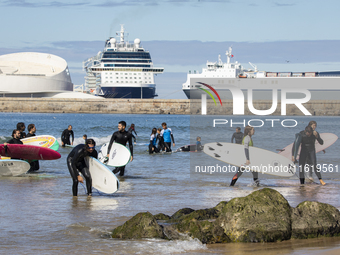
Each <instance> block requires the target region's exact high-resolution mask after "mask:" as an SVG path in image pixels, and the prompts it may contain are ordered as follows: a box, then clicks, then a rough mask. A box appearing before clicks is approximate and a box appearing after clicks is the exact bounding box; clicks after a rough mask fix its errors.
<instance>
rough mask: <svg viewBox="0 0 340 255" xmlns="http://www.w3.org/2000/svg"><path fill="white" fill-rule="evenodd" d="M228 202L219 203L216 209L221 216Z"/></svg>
mask: <svg viewBox="0 0 340 255" xmlns="http://www.w3.org/2000/svg"><path fill="white" fill-rule="evenodd" d="M227 203H228V202H227V201H221V202H219V203H218V204H217V205H216V206H215V207H214V208H215V209H216V210H217V213H218V214H220V213H221V212H222V209H223V207H224V206H225V205H226V204H227Z"/></svg>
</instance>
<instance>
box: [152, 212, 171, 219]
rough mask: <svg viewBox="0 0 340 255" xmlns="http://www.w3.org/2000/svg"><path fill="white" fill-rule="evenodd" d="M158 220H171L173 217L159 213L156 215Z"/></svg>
mask: <svg viewBox="0 0 340 255" xmlns="http://www.w3.org/2000/svg"><path fill="white" fill-rule="evenodd" d="M154 217H155V219H156V220H170V219H171V217H170V216H169V215H166V214H164V213H158V214H156V215H154Z"/></svg>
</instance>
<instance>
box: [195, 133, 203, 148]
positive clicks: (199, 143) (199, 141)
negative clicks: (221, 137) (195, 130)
mask: <svg viewBox="0 0 340 255" xmlns="http://www.w3.org/2000/svg"><path fill="white" fill-rule="evenodd" d="M202 150H203V146H202V143H201V137H199V136H197V138H196V149H195V152H198V151H202Z"/></svg>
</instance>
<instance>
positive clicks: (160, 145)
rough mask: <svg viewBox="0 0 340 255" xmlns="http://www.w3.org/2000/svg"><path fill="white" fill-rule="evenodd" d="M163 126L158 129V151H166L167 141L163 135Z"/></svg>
mask: <svg viewBox="0 0 340 255" xmlns="http://www.w3.org/2000/svg"><path fill="white" fill-rule="evenodd" d="M161 132H162V128H158V129H157V140H158V145H157V149H158V151H159V152H160V151H164V150H165V143H164V138H163V136H161Z"/></svg>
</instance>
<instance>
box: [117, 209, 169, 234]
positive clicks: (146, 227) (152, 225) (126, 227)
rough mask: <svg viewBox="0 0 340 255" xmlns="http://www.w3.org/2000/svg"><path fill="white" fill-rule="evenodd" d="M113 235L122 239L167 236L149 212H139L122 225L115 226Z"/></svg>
mask: <svg viewBox="0 0 340 255" xmlns="http://www.w3.org/2000/svg"><path fill="white" fill-rule="evenodd" d="M112 237H113V238H122V239H140V238H166V236H165V235H164V233H163V229H162V227H161V226H160V225H159V224H158V223H157V220H156V218H155V217H154V216H153V215H152V214H151V213H149V212H144V213H138V214H136V215H135V216H134V217H132V218H131V219H130V220H128V221H127V222H125V223H124V224H123V225H122V226H119V227H117V228H115V229H114V230H113V232H112Z"/></svg>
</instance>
